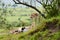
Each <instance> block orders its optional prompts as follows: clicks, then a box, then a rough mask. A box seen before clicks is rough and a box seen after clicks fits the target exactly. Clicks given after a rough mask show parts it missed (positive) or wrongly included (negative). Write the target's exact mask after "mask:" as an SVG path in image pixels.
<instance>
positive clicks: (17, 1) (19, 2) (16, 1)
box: [13, 0, 46, 18]
mask: <svg viewBox="0 0 60 40" xmlns="http://www.w3.org/2000/svg"><path fill="white" fill-rule="evenodd" d="M13 1H14V2H15V4H22V5H25V6H28V7H30V8H32V9H34V10H36V11H37V12H38V13H39V14H40V15H41V16H42V17H44V18H46V17H45V15H44V14H42V13H41V12H40V10H38V9H37V8H36V7H34V6H32V5H29V4H27V3H25V2H21V1H23V0H13Z"/></svg>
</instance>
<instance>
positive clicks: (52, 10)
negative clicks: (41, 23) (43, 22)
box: [13, 0, 59, 18]
mask: <svg viewBox="0 0 60 40" xmlns="http://www.w3.org/2000/svg"><path fill="white" fill-rule="evenodd" d="M13 1H14V2H15V4H22V5H25V6H28V7H30V8H33V9H34V10H36V11H37V12H38V13H39V14H40V15H41V16H42V17H44V18H46V16H45V15H44V14H42V13H41V12H40V10H38V9H37V8H36V7H34V6H32V5H29V4H27V3H25V2H21V1H22V0H13ZM25 1H26V0H25ZM32 1H35V0H30V3H31V4H32ZM36 2H38V3H40V4H41V5H42V6H43V7H44V9H45V11H46V13H47V14H48V16H49V17H53V16H56V15H58V4H59V0H36Z"/></svg>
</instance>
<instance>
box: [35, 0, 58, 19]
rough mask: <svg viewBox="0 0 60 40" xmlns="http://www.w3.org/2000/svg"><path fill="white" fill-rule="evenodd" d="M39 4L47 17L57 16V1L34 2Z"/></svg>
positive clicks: (42, 0) (39, 0)
mask: <svg viewBox="0 0 60 40" xmlns="http://www.w3.org/2000/svg"><path fill="white" fill-rule="evenodd" d="M36 1H37V2H38V3H40V4H41V5H42V6H43V7H44V9H45V11H46V12H47V13H48V17H49V18H50V17H54V16H57V15H58V11H59V10H58V3H59V0H36Z"/></svg>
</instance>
